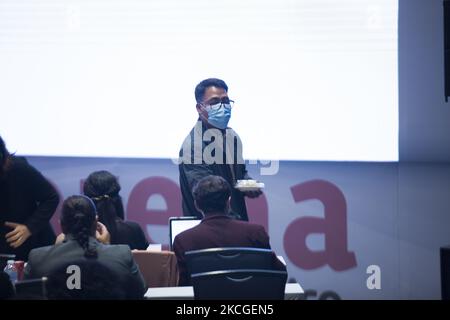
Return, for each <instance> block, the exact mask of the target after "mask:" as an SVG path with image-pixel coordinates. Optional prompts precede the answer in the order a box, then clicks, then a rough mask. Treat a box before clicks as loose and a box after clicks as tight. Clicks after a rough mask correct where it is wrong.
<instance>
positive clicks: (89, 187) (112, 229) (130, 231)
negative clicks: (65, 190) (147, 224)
mask: <svg viewBox="0 0 450 320" xmlns="http://www.w3.org/2000/svg"><path fill="white" fill-rule="evenodd" d="M119 191H120V185H119V182H118V180H117V178H116V177H115V176H114V175H113V174H111V173H110V172H108V171H96V172H93V173H91V174H90V175H89V176H88V177H87V179H86V181H85V182H84V186H83V193H84V194H85V195H86V196H88V197H89V198H91V199H92V201H94V203H95V206H96V207H97V214H98V220H99V221H100V222H101V223H103V224H104V225H105V226H106V228H107V229H108V231H109V233H110V235H111V244H127V245H128V246H130V248H131V250H133V249H137V250H145V249H147V247H148V242H147V239H146V237H145V234H144V232H143V231H142V229H141V227H140V226H139V224H137V223H136V222H133V221H124V220H123V218H124V210H123V203H122V198H121V197H120V195H119Z"/></svg>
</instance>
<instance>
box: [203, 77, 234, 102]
mask: <svg viewBox="0 0 450 320" xmlns="http://www.w3.org/2000/svg"><path fill="white" fill-rule="evenodd" d="M209 87H217V88H221V89H224V90H225V91H226V92H228V86H227V84H226V83H225V81H223V80H220V79H216V78H209V79H205V80H203V81H201V82H200V83H199V84H198V85H197V86H196V87H195V101H197V102H202V100H203V96H204V95H205V91H206V89H208V88H209Z"/></svg>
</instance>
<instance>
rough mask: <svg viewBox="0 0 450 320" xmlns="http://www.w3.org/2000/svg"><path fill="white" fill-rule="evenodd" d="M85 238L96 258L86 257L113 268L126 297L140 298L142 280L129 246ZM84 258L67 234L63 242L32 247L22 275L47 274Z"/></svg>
mask: <svg viewBox="0 0 450 320" xmlns="http://www.w3.org/2000/svg"><path fill="white" fill-rule="evenodd" d="M89 241H90V242H89V244H90V246H91V247H95V248H96V251H97V258H89V260H92V259H97V261H98V262H99V263H101V264H103V265H104V266H106V267H107V268H108V269H110V270H111V271H113V272H114V273H115V274H116V275H117V276H118V279H116V281H117V282H118V283H119V285H120V287H121V288H122V290H124V291H125V292H126V297H127V298H128V299H141V298H142V297H143V296H144V294H145V283H144V279H143V277H142V274H141V272H140V271H139V268H138V266H137V264H136V263H135V261H134V259H133V256H132V253H131V250H130V248H129V247H128V246H127V245H104V244H102V243H100V242H98V241H97V240H96V239H94V238H92V237H91V238H90V239H89ZM87 259H88V258H86V257H85V256H84V250H83V248H82V247H81V246H80V245H79V244H78V242H77V241H76V240H74V239H73V238H72V237H71V236H70V235H68V236H67V239H66V240H65V241H64V242H63V243H60V244H56V245H53V246H47V247H43V248H37V249H34V250H32V251H31V252H30V255H29V259H28V264H27V266H26V268H25V278H26V279H33V278H40V277H44V276H45V277H49V276H51V274H52V272H55V271H57V270H59V269H60V268H62V267H64V266H66V265H69V264H70V263H72V262H76V261H84V260H87Z"/></svg>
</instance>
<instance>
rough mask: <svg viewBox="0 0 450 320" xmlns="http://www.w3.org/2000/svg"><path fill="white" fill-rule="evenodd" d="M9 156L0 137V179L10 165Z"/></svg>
mask: <svg viewBox="0 0 450 320" xmlns="http://www.w3.org/2000/svg"><path fill="white" fill-rule="evenodd" d="M10 156H11V154H10V153H9V152H8V149H6V144H5V141H3V138H2V137H1V136H0V177H1V176H2V175H3V173H4V172H5V171H6V170H7V167H8V165H9V163H10Z"/></svg>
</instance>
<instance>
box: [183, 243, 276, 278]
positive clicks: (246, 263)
mask: <svg viewBox="0 0 450 320" xmlns="http://www.w3.org/2000/svg"><path fill="white" fill-rule="evenodd" d="M185 257H186V265H187V269H188V272H189V274H191V275H192V274H194V273H202V272H208V271H217V270H233V269H269V270H270V269H273V252H272V251H271V250H269V249H260V248H237V247H234V248H210V249H202V250H193V251H187V252H185Z"/></svg>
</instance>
